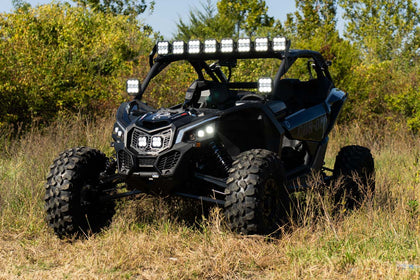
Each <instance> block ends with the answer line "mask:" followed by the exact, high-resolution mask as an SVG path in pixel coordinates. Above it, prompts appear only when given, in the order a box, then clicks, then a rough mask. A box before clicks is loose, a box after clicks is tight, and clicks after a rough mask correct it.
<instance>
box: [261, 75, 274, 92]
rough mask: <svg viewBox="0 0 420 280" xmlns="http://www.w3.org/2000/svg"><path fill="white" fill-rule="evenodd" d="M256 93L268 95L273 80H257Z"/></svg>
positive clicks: (271, 88)
mask: <svg viewBox="0 0 420 280" xmlns="http://www.w3.org/2000/svg"><path fill="white" fill-rule="evenodd" d="M258 91H259V92H261V93H270V92H272V91H273V80H272V79H271V78H259V79H258Z"/></svg>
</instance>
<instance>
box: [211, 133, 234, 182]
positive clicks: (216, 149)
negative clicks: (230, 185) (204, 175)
mask: <svg viewBox="0 0 420 280" xmlns="http://www.w3.org/2000/svg"><path fill="white" fill-rule="evenodd" d="M210 148H211V149H212V151H213V154H214V157H215V158H216V160H217V162H218V163H219V164H220V165H221V167H222V168H221V169H222V170H223V171H224V172H225V175H226V176H227V175H228V171H229V169H230V167H231V166H232V158H231V157H230V155H229V154H228V153H227V152H226V150H225V149H224V148H223V147H222V146H221V145H220V144H218V143H217V142H214V141H213V142H211V143H210Z"/></svg>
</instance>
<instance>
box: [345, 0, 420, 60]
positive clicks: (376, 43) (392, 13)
mask: <svg viewBox="0 0 420 280" xmlns="http://www.w3.org/2000/svg"><path fill="white" fill-rule="evenodd" d="M340 5H341V7H343V8H344V10H345V13H344V18H345V19H346V20H347V26H346V31H345V35H346V36H347V37H348V38H349V39H350V40H352V41H353V42H356V43H357V44H358V45H359V47H360V49H361V50H362V53H363V55H364V58H365V61H367V62H368V63H374V62H378V61H379V62H380V61H384V60H391V59H398V58H399V56H401V55H409V53H407V52H410V50H412V48H413V47H416V48H417V49H418V46H419V45H418V43H419V27H420V26H419V24H420V10H419V8H418V7H417V4H416V3H415V1H412V0H396V1H394V0H363V1H354V0H340Z"/></svg>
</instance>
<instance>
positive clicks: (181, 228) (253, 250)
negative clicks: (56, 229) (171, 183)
mask: <svg viewBox="0 0 420 280" xmlns="http://www.w3.org/2000/svg"><path fill="white" fill-rule="evenodd" d="M112 122H113V120H112V119H111V118H110V119H107V120H103V121H97V122H89V121H86V120H84V119H83V118H81V117H80V116H79V117H75V118H74V119H70V120H66V121H65V122H64V121H62V122H59V123H56V124H53V125H52V126H50V127H46V128H44V129H34V130H32V131H29V132H27V133H25V134H24V135H23V136H22V137H21V138H20V139H19V140H11V138H10V137H8V135H10V134H11V130H7V129H5V130H4V131H2V132H1V135H2V136H1V137H0V141H1V142H0V144H2V145H3V146H4V147H5V148H4V149H3V151H1V152H0V279H14V278H19V279H418V278H419V276H420V268H419V266H420V207H419V202H420V189H419V188H420V171H419V167H420V164H419V155H420V140H419V137H418V136H414V135H411V134H410V133H408V132H405V131H404V130H398V131H387V130H383V129H382V130H381V129H378V128H362V127H360V126H358V125H354V126H351V127H345V128H337V129H336V130H334V131H333V133H332V135H331V140H330V146H329V150H328V152H327V158H326V162H327V165H328V166H330V167H332V166H333V163H334V158H335V155H336V154H337V152H338V150H339V149H340V147H341V146H343V145H348V144H360V145H364V146H367V147H369V148H370V149H371V150H372V153H373V156H374V158H375V165H376V182H377V184H376V190H377V192H376V195H375V197H374V198H373V200H372V201H367V202H366V203H364V204H363V205H362V207H361V208H360V209H358V210H355V211H343V210H342V209H341V210H340V211H335V210H334V207H333V206H332V204H331V199H330V197H328V195H322V194H321V192H319V191H318V190H319V183H318V184H317V183H316V182H317V181H316V179H314V188H313V190H310V191H309V192H307V193H301V194H299V196H300V197H299V200H298V201H299V203H300V204H299V205H297V206H296V209H297V211H296V214H295V217H294V219H293V220H291V221H290V223H289V225H288V226H285V227H282V228H280V229H279V231H280V232H281V234H280V236H279V237H278V238H267V237H265V236H241V235H237V234H234V233H231V232H229V231H228V230H226V229H225V226H224V222H223V217H222V215H221V211H220V209H215V211H213V212H212V213H211V215H210V216H209V217H205V218H202V217H201V215H200V210H199V209H200V207H198V210H197V209H196V210H197V211H196V212H197V213H198V217H196V219H195V220H194V216H193V215H191V209H190V207H191V205H190V204H189V203H179V201H177V202H176V203H173V202H172V203H171V201H169V200H167V199H158V198H152V197H147V196H146V197H140V198H139V199H137V200H134V201H132V200H127V201H122V202H121V203H120V204H119V206H118V209H117V214H116V215H115V217H114V220H113V223H112V224H111V226H110V227H109V228H108V229H107V230H105V231H103V232H102V233H100V234H97V235H94V236H91V237H90V238H89V239H87V240H74V241H73V242H66V241H61V240H59V239H57V238H56V237H55V236H54V234H53V233H52V232H51V230H50V229H48V228H47V226H46V224H45V222H44V210H43V196H44V187H43V186H44V183H45V176H46V174H47V172H48V166H49V165H50V164H51V163H52V160H53V159H54V158H55V157H56V156H57V155H58V154H59V153H60V152H61V151H63V150H65V149H67V148H70V147H74V146H81V145H86V146H91V147H95V148H99V149H101V150H103V151H104V152H105V153H106V154H108V155H111V154H112V149H111V147H110V146H109V142H110V137H109V135H110V134H111V129H112ZM196 208H197V207H196ZM185 216H192V218H191V219H190V218H189V219H183V217H185ZM406 264H411V265H414V266H412V268H410V267H407V266H405V265H406Z"/></svg>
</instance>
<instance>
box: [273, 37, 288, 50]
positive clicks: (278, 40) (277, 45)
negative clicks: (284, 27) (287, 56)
mask: <svg viewBox="0 0 420 280" xmlns="http://www.w3.org/2000/svg"><path fill="white" fill-rule="evenodd" d="M285 49H286V38H285V37H275V38H273V51H284V50H285Z"/></svg>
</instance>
